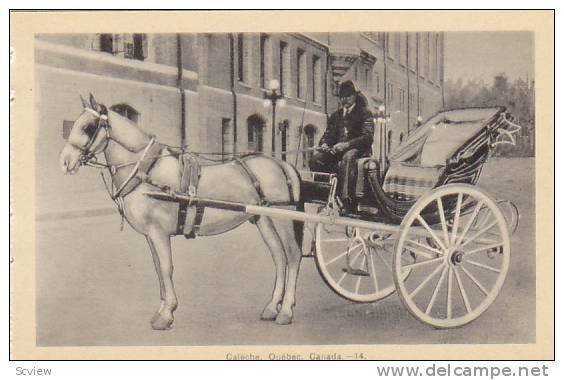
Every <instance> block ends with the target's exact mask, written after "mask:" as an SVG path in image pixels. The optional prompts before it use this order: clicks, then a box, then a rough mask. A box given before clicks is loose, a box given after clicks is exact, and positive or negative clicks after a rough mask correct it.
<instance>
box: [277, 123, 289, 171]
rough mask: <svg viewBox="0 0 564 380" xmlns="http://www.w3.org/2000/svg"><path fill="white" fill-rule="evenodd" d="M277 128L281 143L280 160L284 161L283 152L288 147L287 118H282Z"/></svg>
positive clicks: (284, 155) (284, 154)
mask: <svg viewBox="0 0 564 380" xmlns="http://www.w3.org/2000/svg"><path fill="white" fill-rule="evenodd" d="M278 128H279V129H280V135H281V143H282V161H286V153H285V152H286V150H287V149H288V129H289V128H290V122H289V121H288V120H284V121H282V122H280V123H279V124H278Z"/></svg>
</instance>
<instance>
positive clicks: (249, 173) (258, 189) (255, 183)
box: [233, 157, 267, 205]
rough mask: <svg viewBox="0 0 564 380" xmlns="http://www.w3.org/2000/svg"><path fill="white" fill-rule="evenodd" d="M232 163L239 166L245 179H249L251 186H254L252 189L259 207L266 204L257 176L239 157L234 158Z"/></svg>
mask: <svg viewBox="0 0 564 380" xmlns="http://www.w3.org/2000/svg"><path fill="white" fill-rule="evenodd" d="M233 162H236V163H237V164H239V166H240V167H241V169H243V172H244V173H245V174H246V175H247V177H249V180H250V181H251V183H252V184H253V186H254V188H255V190H256V192H257V194H258V196H259V201H260V205H265V204H267V202H266V197H265V195H264V192H263V191H262V188H261V186H260V182H259V180H258V178H257V176H256V175H255V174H254V173H253V171H252V170H251V168H249V165H247V163H246V162H245V161H244V160H243V159H241V158H239V157H235V159H234V160H233Z"/></svg>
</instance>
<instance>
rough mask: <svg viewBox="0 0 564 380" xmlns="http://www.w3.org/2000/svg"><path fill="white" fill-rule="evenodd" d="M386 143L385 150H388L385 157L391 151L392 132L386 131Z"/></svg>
mask: <svg viewBox="0 0 564 380" xmlns="http://www.w3.org/2000/svg"><path fill="white" fill-rule="evenodd" d="M386 143H387V144H386V145H387V148H388V150H387V152H386V156H387V155H388V154H390V152H391V151H392V131H388V139H387V141H386Z"/></svg>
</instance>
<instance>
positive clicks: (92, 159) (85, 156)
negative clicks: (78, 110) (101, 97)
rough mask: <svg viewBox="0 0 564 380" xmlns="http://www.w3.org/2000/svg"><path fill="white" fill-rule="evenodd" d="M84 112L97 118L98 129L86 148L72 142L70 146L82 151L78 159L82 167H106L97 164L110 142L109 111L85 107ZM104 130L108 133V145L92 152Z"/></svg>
mask: <svg viewBox="0 0 564 380" xmlns="http://www.w3.org/2000/svg"><path fill="white" fill-rule="evenodd" d="M84 111H86V112H89V113H91V114H92V115H94V116H96V118H97V120H96V129H95V130H94V133H93V134H92V137H90V139H89V140H88V142H86V144H85V145H84V146H78V145H75V144H73V143H72V142H69V144H70V145H71V146H72V147H74V148H76V149H78V150H79V151H80V157H79V158H78V161H79V163H80V165H88V166H94V167H100V166H105V165H103V164H100V163H98V162H97V160H96V155H97V154H98V153H100V152H103V151H104V150H106V148H107V147H108V143H109V141H110V124H109V123H108V114H107V111H106V110H105V108H103V110H102V111H101V112H98V111H95V110H93V109H92V108H88V107H84ZM102 129H103V130H104V131H105V133H106V143H105V144H104V146H103V147H102V148H101V149H95V150H92V146H93V145H94V143H95V142H96V140H97V139H98V135H99V134H100V131H102Z"/></svg>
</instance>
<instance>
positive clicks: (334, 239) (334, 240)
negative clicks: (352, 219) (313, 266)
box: [323, 237, 350, 243]
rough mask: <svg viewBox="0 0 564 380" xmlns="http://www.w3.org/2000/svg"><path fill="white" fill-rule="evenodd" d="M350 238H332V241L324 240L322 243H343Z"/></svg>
mask: <svg viewBox="0 0 564 380" xmlns="http://www.w3.org/2000/svg"><path fill="white" fill-rule="evenodd" d="M349 239H350V238H348V237H344V238H333V239H324V240H323V241H324V242H326V243H338V242H345V241H349Z"/></svg>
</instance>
